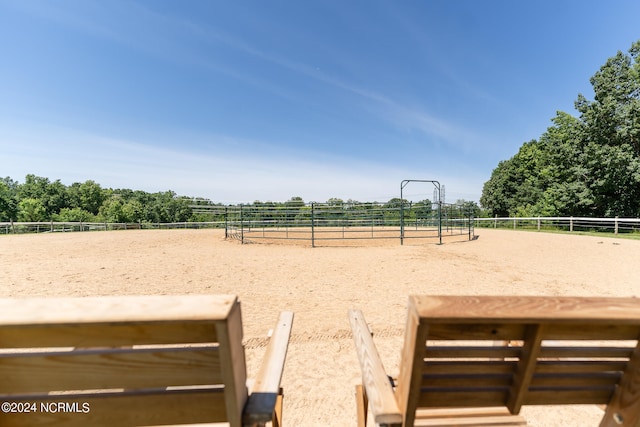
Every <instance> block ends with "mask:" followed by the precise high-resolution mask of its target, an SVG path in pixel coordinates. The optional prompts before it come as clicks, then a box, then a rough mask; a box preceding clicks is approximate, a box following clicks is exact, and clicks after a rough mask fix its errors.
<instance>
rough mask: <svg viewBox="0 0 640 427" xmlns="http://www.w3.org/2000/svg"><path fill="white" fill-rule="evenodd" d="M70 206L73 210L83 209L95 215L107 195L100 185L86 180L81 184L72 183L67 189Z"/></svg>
mask: <svg viewBox="0 0 640 427" xmlns="http://www.w3.org/2000/svg"><path fill="white" fill-rule="evenodd" d="M68 193H69V199H70V204H71V206H72V207H74V208H80V209H83V210H85V211H87V212H89V213H91V214H93V215H97V214H98V212H99V211H100V206H102V203H103V202H104V201H105V200H106V198H107V193H106V191H104V190H103V189H102V187H101V186H100V184H97V183H96V182H94V181H91V180H88V181H85V182H83V183H79V182H74V183H73V184H71V186H70V187H69V188H68Z"/></svg>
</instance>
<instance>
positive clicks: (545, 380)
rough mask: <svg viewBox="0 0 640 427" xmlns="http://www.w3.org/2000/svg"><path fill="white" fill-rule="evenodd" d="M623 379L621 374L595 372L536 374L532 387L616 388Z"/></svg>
mask: <svg viewBox="0 0 640 427" xmlns="http://www.w3.org/2000/svg"><path fill="white" fill-rule="evenodd" d="M620 378H622V373H621V372H595V373H584V374H566V373H561V374H556V375H549V374H536V375H534V376H533V379H532V380H531V384H530V385H531V387H538V388H549V389H550V388H552V387H560V388H562V387H585V388H587V387H599V386H606V385H609V386H615V385H616V384H618V382H620Z"/></svg>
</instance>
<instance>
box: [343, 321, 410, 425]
mask: <svg viewBox="0 0 640 427" xmlns="http://www.w3.org/2000/svg"><path fill="white" fill-rule="evenodd" d="M349 322H350V323H351V330H352V332H353V340H354V341H355V345H356V352H357V353H358V360H359V361H360V368H361V370H362V384H363V385H364V388H365V390H366V393H367V398H368V400H369V407H370V408H371V413H372V414H373V417H374V420H375V422H376V423H377V424H402V413H401V412H400V409H399V408H398V403H397V401H396V397H395V394H394V392H393V387H392V386H391V383H390V382H389V377H388V376H387V373H386V372H385V370H384V366H383V365H382V360H380V356H379V355H378V350H377V349H376V346H375V344H374V343H373V338H372V337H371V331H370V330H369V327H368V326H367V322H366V321H365V320H364V316H363V314H362V312H361V311H360V310H349Z"/></svg>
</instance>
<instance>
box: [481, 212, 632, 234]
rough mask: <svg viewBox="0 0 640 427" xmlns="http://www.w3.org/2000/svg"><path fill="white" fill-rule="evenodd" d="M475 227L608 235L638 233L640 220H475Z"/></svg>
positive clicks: (543, 218) (561, 218)
mask: <svg viewBox="0 0 640 427" xmlns="http://www.w3.org/2000/svg"><path fill="white" fill-rule="evenodd" d="M474 221H475V222H476V227H483V228H512V229H514V230H516V229H527V230H538V231H540V230H564V231H569V232H573V231H586V232H589V231H597V232H608V233H614V234H619V233H640V218H618V217H615V218H589V217H572V216H571V217H528V218H519V217H501V218H498V217H496V218H475V219H474Z"/></svg>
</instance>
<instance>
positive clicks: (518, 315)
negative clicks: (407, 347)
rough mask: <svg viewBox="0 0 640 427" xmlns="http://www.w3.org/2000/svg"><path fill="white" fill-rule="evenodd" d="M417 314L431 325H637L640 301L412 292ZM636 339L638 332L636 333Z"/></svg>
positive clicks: (604, 298) (611, 298)
mask: <svg viewBox="0 0 640 427" xmlns="http://www.w3.org/2000/svg"><path fill="white" fill-rule="evenodd" d="M411 300H412V305H413V306H414V307H415V309H416V312H417V315H418V316H419V317H420V318H422V319H425V320H427V321H428V322H429V323H430V324H436V323H441V324H445V323H456V322H460V321H461V320H464V319H476V320H477V321H478V323H490V322H497V323H504V322H505V321H506V319H508V322H510V323H514V324H516V323H517V324H532V323H553V324H554V325H561V324H584V323H589V324H592V325H596V324H601V325H624V324H629V325H635V326H637V325H638V319H639V318H640V301H638V300H636V299H634V298H615V297H601V298H594V297H548V296H543V297H537V296H499V295H496V296H457V295H456V296H454V295H438V296H433V295H429V296H426V295H413V296H411ZM636 338H637V335H636Z"/></svg>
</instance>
